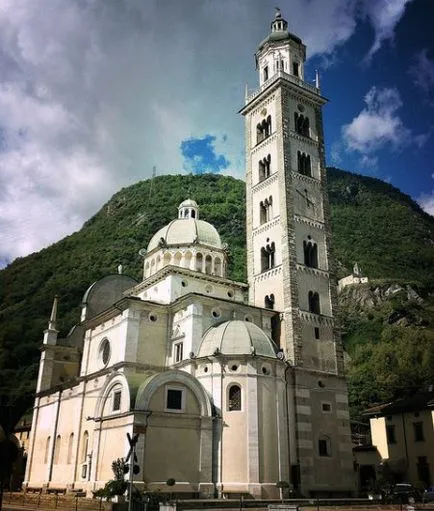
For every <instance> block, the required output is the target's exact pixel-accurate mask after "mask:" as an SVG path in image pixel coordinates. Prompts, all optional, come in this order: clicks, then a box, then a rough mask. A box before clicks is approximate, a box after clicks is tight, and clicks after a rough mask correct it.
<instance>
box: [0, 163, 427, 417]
mask: <svg viewBox="0 0 434 511" xmlns="http://www.w3.org/2000/svg"><path fill="white" fill-rule="evenodd" d="M328 188H329V196H330V202H331V210H332V227H333V234H334V251H335V255H336V257H337V260H338V265H337V274H338V277H341V276H344V275H346V274H348V273H349V272H350V270H351V268H352V267H353V264H354V262H356V261H357V262H358V263H359V265H360V266H361V268H362V269H363V271H364V273H365V274H367V275H368V276H369V277H370V278H371V279H383V280H382V281H381V282H373V283H372V285H369V286H368V291H369V293H371V292H372V293H374V292H375V289H379V290H380V291H378V292H377V294H378V293H380V294H381V293H382V292H383V291H384V289H385V287H384V286H389V287H390V284H391V283H399V284H400V285H401V286H403V287H402V289H403V290H404V291H402V292H401V291H397V292H396V293H395V294H393V296H392V295H390V296H391V300H389V295H387V296H385V297H384V300H382V301H381V307H380V306H378V307H376V308H374V310H372V308H369V307H368V308H366V307H365V305H366V303H364V305H361V303H358V302H357V300H356V301H355V302H354V300H353V301H352V299H351V297H348V296H347V294H345V293H344V295H345V297H346V298H345V300H343V312H342V322H343V326H344V342H345V345H346V347H347V351H348V354H349V362H348V367H349V374H350V378H351V379H350V386H351V397H352V403H353V409H354V411H355V413H357V411H358V410H360V408H361V407H363V406H365V405H366V404H368V403H370V402H373V401H375V400H377V399H383V398H388V397H390V396H391V395H393V394H394V393H396V392H398V391H401V390H402V387H403V386H402V385H401V384H400V385H397V384H396V378H395V379H393V378H392V377H390V381H391V382H392V380H393V382H392V383H390V385H389V391H388V390H387V388H386V390H384V391H382V392H381V393H379V392H375V390H376V389H375V388H374V387H373V386H372V382H373V381H374V379H373V378H372V377H371V379H370V381H368V380H369V377H368V374H366V367H368V366H369V363H370V360H373V357H377V360H378V356H379V355H378V353H377V352H376V351H375V349H378V346H386V348H385V349H386V351H385V354H384V357H387V356H388V357H389V358H388V359H387V360H389V362H388V366H387V367H388V370H389V372H393V371H394V370H395V366H394V364H393V363H392V362H393V360H395V359H394V358H393V357H394V356H395V355H394V353H395V352H396V350H399V349H401V348H402V345H401V344H399V342H398V340H397V339H398V337H399V336H398V337H396V335H397V334H396V332H395V331H394V329H398V332H401V333H402V332H405V336H407V337H408V336H410V337H411V339H412V342H413V341H414V342H416V344H417V342H418V340H419V339H422V337H424V338H426V341H424V342H425V344H424V346H431V344H432V343H431V339H432V337H430V333H431V326H432V325H431V320H430V317H431V315H432V312H431V310H430V307H431V306H432V302H431V295H430V293H431V290H432V289H433V287H434V218H433V217H431V216H429V215H427V214H425V213H424V212H423V211H422V210H421V209H420V208H419V207H418V206H417V204H416V203H415V202H413V201H412V200H411V198H410V197H408V196H406V195H404V194H402V193H401V192H400V191H399V190H397V189H396V188H394V187H392V186H391V185H389V184H386V183H384V182H382V181H380V180H377V179H372V178H368V177H362V176H359V175H355V174H351V173H349V172H345V171H342V170H338V169H329V180H328ZM187 197H190V198H193V199H195V200H196V201H197V203H198V204H199V206H200V216H201V218H202V219H204V220H207V221H208V222H210V223H212V224H214V225H215V227H216V228H217V230H218V231H219V233H220V234H221V236H222V238H223V240H224V241H225V242H226V243H228V245H229V247H230V277H231V278H233V279H235V280H241V281H245V280H246V277H245V275H246V271H245V210H244V208H245V190H244V182H242V181H239V180H236V179H233V178H230V177H224V176H219V175H215V174H205V175H198V176H192V175H183V176H181V175H175V176H169V175H167V176H159V177H156V178H154V179H152V180H147V181H141V182H139V183H137V184H135V185H132V186H130V187H128V188H124V189H122V190H120V191H119V192H118V193H116V194H115V195H114V196H113V197H112V198H111V199H110V200H109V202H108V203H107V204H106V205H105V206H103V208H101V210H100V211H99V212H98V213H97V214H96V215H95V216H93V217H92V218H91V219H90V220H88V221H87V222H86V223H85V224H84V226H83V228H82V229H81V230H80V231H78V232H76V233H74V234H72V235H71V236H68V237H66V238H64V239H63V240H61V241H59V242H58V243H55V244H54V245H52V246H50V247H48V248H46V249H44V250H41V251H40V252H38V253H35V254H31V255H29V256H27V257H24V258H19V259H17V260H15V261H14V262H13V263H12V264H10V265H9V266H8V267H6V268H5V269H3V270H1V271H0V405H1V409H0V411H1V413H0V417H1V416H2V415H3V418H4V417H5V416H6V415H7V414H10V417H11V420H15V419H17V418H18V417H19V415H20V413H22V412H23V411H24V410H25V409H26V407H28V405H29V404H31V402H32V393H33V392H34V387H35V378H36V373H37V365H38V360H39V355H40V354H39V351H38V348H39V346H40V344H41V339H42V332H43V330H44V328H46V325H47V319H48V316H49V312H50V308H51V304H52V300H53V296H54V295H55V294H58V295H59V296H60V306H59V328H60V330H61V335H64V334H66V332H67V331H68V330H69V328H70V327H71V326H72V325H73V324H74V323H76V322H77V321H78V319H79V305H80V302H81V299H82V296H83V294H84V292H85V291H86V289H87V288H88V286H89V285H90V284H91V283H92V282H94V281H95V280H97V279H99V278H101V277H102V276H104V275H106V274H108V273H113V272H115V271H116V268H117V266H118V264H122V266H123V272H124V273H126V274H128V275H131V276H133V277H136V278H141V274H142V258H141V256H139V254H138V251H139V249H141V248H145V247H146V246H147V243H148V242H149V240H150V238H151V236H152V235H153V234H154V233H155V232H156V231H157V230H158V229H159V228H160V227H162V226H163V225H165V224H166V223H168V222H169V221H170V220H172V219H173V218H175V217H176V215H177V206H178V205H179V203H181V202H182V201H183V200H184V199H186V198H187ZM407 284H410V285H411V286H412V287H411V289H412V290H413V291H414V294H411V293H410V292H409V291H408V290H407V287H406V285H407ZM384 292H385V291H384ZM383 294H384V293H383ZM416 297H417V299H416ZM392 298H393V299H392ZM365 302H366V300H365ZM367 302H369V300H367ZM369 303H370V302H369ZM396 307H398V308H400V309H402V310H404V311H407V309H408V310H409V311H410V312H409V313H408V314H407V312H405V314H407V316H408V318H410V319H409V320H408V322H407V323H405V324H404V323H401V324H399V323H398V324H397V322H389V323H387V321H389V320H388V319H387V318H389V316H390V314H392V312H393V311H394V310H395V308H396ZM415 307H416V308H417V307H418V308H419V309H418V311H419V312H415ZM420 311H423V313H422V312H420ZM405 314H404V315H405ZM383 316H384V317H383ZM422 316H423V318H422V319H421V320H420V321H419V319H420V317H422ZM411 318H416V319H415V320H414V321H413V320H411ZM418 318H419V319H418ZM364 332H367V335H366V336H365V335H364ZM385 332H386V333H385ZM409 332H410V333H409ZM368 334H369V335H368ZM403 335H404V334H403ZM402 342H404V341H402ZM387 350H389V352H390V353H389V352H388V351H387ZM419 351H420V350H419ZM425 358H426V357H425ZM390 360H392V362H390ZM416 363H419V361H416ZM420 364H421V365H423V367H425V368H426V370H424V371H425V372H424V371H420V374H419V376H420V377H419V379H418V380H417V382H418V383H419V382H420V383H421V384H422V383H426V382H428V381H430V380H431V381H432V379H433V378H432V374H431V373H430V370H429V368H427V361H426V360H425V359H424V360H421V361H420ZM428 365H429V364H428ZM431 366H433V367H434V364H431ZM407 369H409V368H408V367H407ZM400 371H401V372H400V373H399V374H400V376H399V377H400V378H402V375H403V374H404V373H405V371H406V368H405V367H404V368H402V367H401V368H400ZM380 372H381V371H380V368H379V373H380ZM407 373H408V375H409V374H410V372H409V371H407ZM407 373H406V374H407ZM380 376H381V375H380V374H379V377H380ZM392 376H393V375H392ZM409 378H410V376H409ZM368 384H369V385H368ZM380 384H381V382H380ZM387 385H388V383H387V381H386V382H383V386H384V387H387ZM382 388H383V387H381V389H382ZM377 390H378V389H377Z"/></svg>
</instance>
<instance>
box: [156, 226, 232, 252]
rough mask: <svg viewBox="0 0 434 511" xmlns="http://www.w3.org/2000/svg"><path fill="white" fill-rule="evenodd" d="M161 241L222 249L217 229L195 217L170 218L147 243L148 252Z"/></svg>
mask: <svg viewBox="0 0 434 511" xmlns="http://www.w3.org/2000/svg"><path fill="white" fill-rule="evenodd" d="M161 243H164V244H166V245H168V246H170V245H175V246H181V245H193V244H200V245H207V246H210V247H212V248H218V249H220V250H222V249H223V245H222V242H221V239H220V236H219V233H218V232H217V229H216V228H215V227H214V226H213V225H211V224H209V223H208V222H204V221H203V220H197V219H196V218H178V219H177V220H172V221H171V222H170V223H169V224H167V225H166V226H164V227H163V228H162V229H160V230H159V231H158V232H157V233H156V234H154V236H153V237H152V239H151V241H150V242H149V245H148V253H149V252H151V250H154V249H155V248H157V247H159V246H160V244H161Z"/></svg>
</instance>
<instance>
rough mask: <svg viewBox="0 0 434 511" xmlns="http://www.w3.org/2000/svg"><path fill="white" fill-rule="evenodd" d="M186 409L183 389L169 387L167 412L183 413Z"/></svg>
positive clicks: (167, 390)
mask: <svg viewBox="0 0 434 511" xmlns="http://www.w3.org/2000/svg"><path fill="white" fill-rule="evenodd" d="M183 408H184V392H183V390H182V389H175V388H170V387H168V388H167V389H166V410H167V411H171V412H174V411H178V412H180V411H182V410H183Z"/></svg>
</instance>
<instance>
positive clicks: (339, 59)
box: [0, 0, 434, 265]
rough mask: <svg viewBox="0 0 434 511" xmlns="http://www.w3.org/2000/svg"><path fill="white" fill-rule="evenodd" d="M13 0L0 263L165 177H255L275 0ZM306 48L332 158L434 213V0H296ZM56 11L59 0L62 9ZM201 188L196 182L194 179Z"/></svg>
mask: <svg viewBox="0 0 434 511" xmlns="http://www.w3.org/2000/svg"><path fill="white" fill-rule="evenodd" d="M44 5H45V6H46V7H47V8H46V9H44V10H42V9H40V7H39V5H38V2H35V1H34V0H2V8H1V9H0V49H1V51H0V134H1V135H0V265H1V264H5V263H7V262H9V261H11V260H13V259H14V258H15V257H17V256H23V255H26V254H28V253H30V252H33V251H36V250H39V249H40V248H42V247H44V246H47V245H49V244H50V243H53V242H55V241H57V240H58V239H60V238H62V237H63V236H65V235H67V234H70V233H71V232H73V231H75V230H77V229H79V228H80V227H81V225H82V224H83V222H84V221H85V220H86V219H87V218H89V217H90V216H91V215H92V214H94V213H95V212H96V211H97V210H98V209H99V208H100V207H101V206H102V205H103V204H104V202H106V201H107V200H108V199H109V198H110V196H111V195H112V194H113V193H115V192H116V191H117V190H118V189H119V188H121V187H122V186H128V185H130V184H132V183H134V182H137V181H138V180H141V179H147V178H149V177H151V175H152V168H153V166H154V165H155V166H156V168H157V173H158V174H169V173H170V174H173V173H187V172H193V173H203V172H219V173H224V174H229V175H233V176H235V177H239V178H243V175H244V134H243V122H242V119H241V118H240V116H239V115H238V114H237V112H238V110H239V109H240V108H241V107H242V106H243V100H244V89H245V86H246V84H247V85H248V87H249V88H250V89H254V88H256V87H257V84H258V78H257V72H256V70H255V63H254V52H255V51H256V49H257V45H258V44H259V42H260V41H261V40H262V39H263V38H264V37H265V36H266V35H267V34H268V32H269V29H270V22H271V20H272V18H273V16H274V6H275V2H270V1H269V0H237V1H236V2H234V1H233V0H179V1H176V2H174V1H172V0H146V2H143V0H117V1H115V2H111V1H106V0H44ZM279 6H280V8H281V11H282V14H283V16H284V17H285V18H286V19H287V20H288V22H289V28H290V30H291V31H292V32H293V33H295V34H297V35H298V36H300V37H301V38H302V39H303V41H304V43H305V44H306V45H307V50H308V62H307V66H306V75H305V76H306V80H309V81H310V80H313V79H314V76H315V69H318V70H319V72H320V76H321V89H322V93H323V95H324V96H326V97H327V98H328V99H329V100H330V102H329V103H328V104H327V105H326V106H325V108H324V124H325V138H326V146H327V147H326V149H327V164H328V165H334V166H338V167H340V168H343V169H346V170H351V171H355V172H360V173H363V174H367V175H372V176H375V177H379V178H381V179H384V180H387V181H389V182H391V183H392V184H393V185H395V186H397V187H398V188H400V189H401V190H402V191H404V192H405V193H408V194H410V195H411V196H412V197H413V198H414V199H416V200H418V201H419V202H420V204H421V205H422V206H423V207H424V208H425V210H426V211H428V212H430V213H431V214H434V194H433V190H434V164H433V163H432V161H433V142H434V138H433V137H434V92H433V91H434V32H433V30H432V27H433V21H432V20H434V1H433V0H284V1H283V0H282V2H281V3H280V5H279ZM48 7H49V8H48ZM186 193H187V191H186Z"/></svg>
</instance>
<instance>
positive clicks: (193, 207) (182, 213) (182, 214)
mask: <svg viewBox="0 0 434 511" xmlns="http://www.w3.org/2000/svg"><path fill="white" fill-rule="evenodd" d="M178 218H195V219H199V206H198V205H197V202H195V201H194V200H191V199H187V200H185V201H184V202H181V204H180V205H179V206H178Z"/></svg>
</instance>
